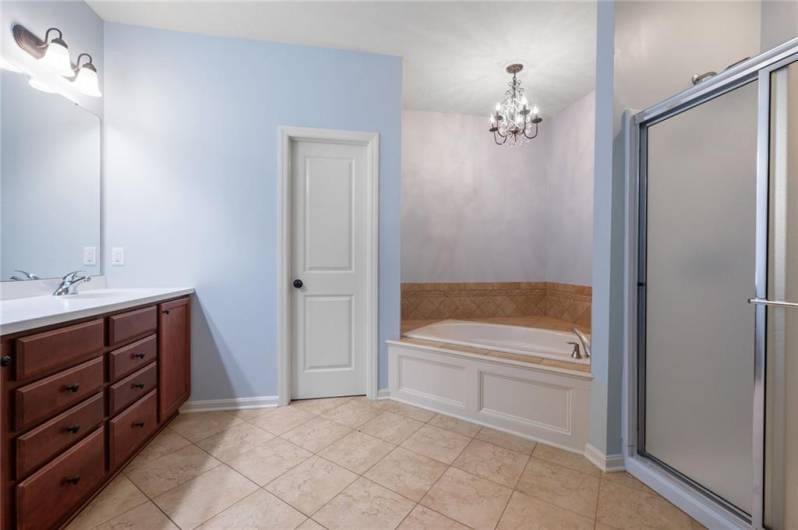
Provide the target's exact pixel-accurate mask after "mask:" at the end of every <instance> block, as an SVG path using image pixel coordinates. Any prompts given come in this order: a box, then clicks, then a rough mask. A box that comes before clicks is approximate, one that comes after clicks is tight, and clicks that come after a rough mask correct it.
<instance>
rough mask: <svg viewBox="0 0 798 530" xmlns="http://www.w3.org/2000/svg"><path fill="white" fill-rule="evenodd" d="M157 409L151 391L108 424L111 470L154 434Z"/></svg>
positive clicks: (153, 392)
mask: <svg viewBox="0 0 798 530" xmlns="http://www.w3.org/2000/svg"><path fill="white" fill-rule="evenodd" d="M157 408H158V399H157V391H156V390H153V391H152V392H150V393H149V394H147V395H146V396H145V397H143V398H141V399H140V400H139V401H138V402H136V404H134V405H133V406H131V407H130V408H129V409H127V410H126V411H125V412H123V413H122V414H120V415H119V416H117V417H115V418H114V419H112V420H111V421H109V422H108V425H109V427H108V428H109V430H110V433H109V437H108V439H109V440H110V444H111V469H116V468H117V467H118V466H120V465H121V464H122V463H124V462H125V460H127V459H128V457H129V456H130V455H132V454H133V452H134V451H135V450H136V449H138V448H139V447H140V446H141V444H142V443H144V441H145V440H146V439H147V438H149V436H150V435H151V434H152V433H153V432H155V428H156V427H157V426H158V422H157V415H158V414H157Z"/></svg>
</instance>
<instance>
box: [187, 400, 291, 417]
mask: <svg viewBox="0 0 798 530" xmlns="http://www.w3.org/2000/svg"><path fill="white" fill-rule="evenodd" d="M277 403H278V397H277V396H256V397H247V398H232V399H205V400H197V401H187V402H186V403H184V404H183V406H182V407H180V412H181V413H187V412H210V411H214V410H244V409H260V408H266V407H276V406H277Z"/></svg>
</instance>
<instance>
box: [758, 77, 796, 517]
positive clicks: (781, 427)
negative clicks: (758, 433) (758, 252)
mask: <svg viewBox="0 0 798 530" xmlns="http://www.w3.org/2000/svg"><path fill="white" fill-rule="evenodd" d="M770 83H771V106H770V208H769V220H768V226H769V233H768V236H769V237H768V299H770V300H777V301H788V302H798V63H793V64H792V65H790V66H788V67H786V68H782V69H780V70H777V71H775V72H773V73H772V74H771V79H770ZM766 355H767V357H766V378H767V379H766V381H767V382H766V384H765V389H766V421H765V426H766V434H765V486H764V489H765V525H766V526H767V527H768V528H774V529H782V528H785V529H792V528H798V504H796V502H795V499H798V455H796V451H795V448H796V447H798V309H796V308H780V307H773V306H771V307H769V308H768V309H767V348H766ZM788 448H789V449H788Z"/></svg>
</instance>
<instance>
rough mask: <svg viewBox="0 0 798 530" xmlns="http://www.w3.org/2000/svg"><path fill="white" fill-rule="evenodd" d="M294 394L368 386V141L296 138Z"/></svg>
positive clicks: (314, 394) (325, 393)
mask: <svg viewBox="0 0 798 530" xmlns="http://www.w3.org/2000/svg"><path fill="white" fill-rule="evenodd" d="M291 161H292V165H291V186H292V190H291V196H292V206H293V213H292V222H293V226H292V274H293V278H294V279H300V280H301V281H302V286H301V287H300V288H294V289H293V291H292V293H293V295H292V304H293V309H292V313H293V341H292V344H293V350H294V351H293V352H292V353H293V357H292V374H293V375H292V377H293V381H292V382H293V385H292V396H291V397H292V398H294V399H296V398H311V397H328V396H342V395H354V394H362V393H364V392H365V382H364V378H365V366H364V363H365V348H366V343H365V342H366V341H365V299H364V297H365V292H366V274H365V272H366V270H365V265H366V254H365V253H366V225H367V222H368V219H367V215H366V213H367V212H366V199H367V196H366V192H367V182H366V178H367V174H366V171H367V169H366V147H365V146H358V145H350V144H343V143H331V142H319V141H315V142H314V141H295V142H292V160H291Z"/></svg>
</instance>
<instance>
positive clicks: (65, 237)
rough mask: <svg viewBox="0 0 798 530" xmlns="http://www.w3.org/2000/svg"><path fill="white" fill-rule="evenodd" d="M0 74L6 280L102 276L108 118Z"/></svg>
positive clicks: (1, 254)
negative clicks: (103, 153) (103, 124)
mask: <svg viewBox="0 0 798 530" xmlns="http://www.w3.org/2000/svg"><path fill="white" fill-rule="evenodd" d="M0 76H1V77H0V101H1V102H0V143H2V153H1V154H0V156H2V158H0V279H1V280H2V281H24V280H33V279H45V278H56V277H60V276H63V275H64V274H66V273H67V272H69V271H73V270H84V271H86V272H88V273H89V274H91V275H98V274H101V273H102V270H101V269H102V267H101V264H102V259H101V258H102V249H101V233H102V230H101V205H100V201H101V189H100V186H101V169H100V142H101V137H100V135H101V133H100V118H99V117H98V116H96V115H94V114H92V113H91V112H89V111H87V110H86V109H84V108H81V107H80V106H78V105H76V104H75V103H73V102H71V101H69V100H68V99H66V98H65V97H63V96H62V95H60V94H55V93H47V92H42V91H40V90H37V89H34V88H33V87H31V86H30V85H29V84H28V79H27V76H24V75H21V74H18V73H14V72H8V71H2V72H1V73H0Z"/></svg>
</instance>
